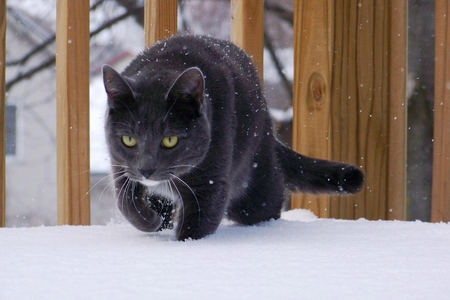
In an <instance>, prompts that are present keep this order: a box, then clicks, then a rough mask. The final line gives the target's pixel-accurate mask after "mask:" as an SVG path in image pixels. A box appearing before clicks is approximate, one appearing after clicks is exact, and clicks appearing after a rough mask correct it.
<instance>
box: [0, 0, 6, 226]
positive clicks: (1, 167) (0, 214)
mask: <svg viewBox="0 0 450 300" xmlns="http://www.w3.org/2000/svg"><path fill="white" fill-rule="evenodd" d="M5 68H6V1H4V2H3V3H2V4H0V227H5V226H6V113H5V112H6V90H5V76H6V73H5Z"/></svg>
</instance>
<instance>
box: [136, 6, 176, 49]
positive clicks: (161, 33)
mask: <svg viewBox="0 0 450 300" xmlns="http://www.w3.org/2000/svg"><path fill="white" fill-rule="evenodd" d="M144 13H145V18H144V29H145V45H146V46H147V47H150V46H152V45H153V44H155V43H156V42H157V41H160V40H163V39H166V38H168V37H170V36H172V35H175V34H176V33H177V24H178V23H177V18H178V3H177V0H146V1H145V6H144Z"/></svg>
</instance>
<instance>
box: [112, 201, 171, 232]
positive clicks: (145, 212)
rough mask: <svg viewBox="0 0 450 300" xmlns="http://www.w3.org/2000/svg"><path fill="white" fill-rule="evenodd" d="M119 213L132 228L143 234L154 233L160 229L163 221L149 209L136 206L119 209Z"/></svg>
mask: <svg viewBox="0 0 450 300" xmlns="http://www.w3.org/2000/svg"><path fill="white" fill-rule="evenodd" d="M119 209H120V211H121V212H122V214H123V215H124V216H125V218H126V219H127V220H128V222H130V223H131V225H133V226H134V227H136V228H137V229H139V230H141V231H145V232H154V231H157V230H159V229H160V228H161V226H162V224H163V219H162V218H161V217H160V216H159V215H158V214H157V213H156V212H155V211H154V210H152V209H151V208H149V207H142V208H141V209H138V208H137V207H136V206H131V207H120V206H119Z"/></svg>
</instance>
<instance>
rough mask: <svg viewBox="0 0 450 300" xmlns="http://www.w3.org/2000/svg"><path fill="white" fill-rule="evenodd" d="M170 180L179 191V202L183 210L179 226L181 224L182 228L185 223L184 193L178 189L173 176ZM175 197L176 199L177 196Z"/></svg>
mask: <svg viewBox="0 0 450 300" xmlns="http://www.w3.org/2000/svg"><path fill="white" fill-rule="evenodd" d="M169 180H170V182H171V183H172V186H173V187H174V188H175V189H176V190H177V193H178V197H179V201H178V202H179V203H180V204H179V205H180V211H181V224H180V225H178V226H179V228H182V227H183V224H184V203H183V198H182V195H181V193H180V190H179V189H178V187H177V185H176V184H175V182H174V181H173V179H172V178H171V179H169ZM171 189H172V191H173V188H171ZM174 199H175V197H174ZM174 219H175V218H174Z"/></svg>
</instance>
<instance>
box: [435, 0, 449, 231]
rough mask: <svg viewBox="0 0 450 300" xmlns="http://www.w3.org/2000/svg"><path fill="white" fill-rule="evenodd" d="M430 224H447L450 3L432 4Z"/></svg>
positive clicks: (439, 2) (438, 0)
mask: <svg viewBox="0 0 450 300" xmlns="http://www.w3.org/2000/svg"><path fill="white" fill-rule="evenodd" d="M435 28H436V29H435V30H436V41H435V43H436V50H435V51H436V59H435V76H434V78H435V79H434V80H435V81H434V82H435V87H434V89H435V92H434V94H435V98H434V99H435V100H434V147H433V156H434V158H433V191H432V194H433V197H432V203H431V221H432V222H450V186H449V184H448V180H449V178H450V53H449V49H450V3H449V2H448V1H447V0H437V1H436V26H435Z"/></svg>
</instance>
